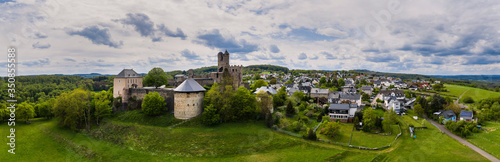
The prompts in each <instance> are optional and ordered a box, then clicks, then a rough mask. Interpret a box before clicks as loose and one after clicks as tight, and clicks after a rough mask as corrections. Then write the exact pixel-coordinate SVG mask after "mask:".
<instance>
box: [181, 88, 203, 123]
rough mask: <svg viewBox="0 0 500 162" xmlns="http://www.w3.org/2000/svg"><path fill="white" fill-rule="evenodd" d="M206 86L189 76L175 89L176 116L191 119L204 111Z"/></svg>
mask: <svg viewBox="0 0 500 162" xmlns="http://www.w3.org/2000/svg"><path fill="white" fill-rule="evenodd" d="M204 92H205V88H203V87H202V86H201V85H200V84H198V82H196V81H195V80H194V79H192V78H189V79H186V80H185V81H184V82H182V83H181V84H180V85H179V86H178V87H177V88H175V89H174V116H175V118H177V119H191V118H193V117H196V116H198V115H200V114H201V113H202V112H203V98H204V97H205V95H204Z"/></svg>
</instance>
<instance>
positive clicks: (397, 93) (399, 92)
mask: <svg viewBox="0 0 500 162" xmlns="http://www.w3.org/2000/svg"><path fill="white" fill-rule="evenodd" d="M380 93H382V94H383V95H384V96H390V95H391V94H392V93H394V95H395V96H396V97H404V96H405V93H404V91H403V90H381V91H380Z"/></svg>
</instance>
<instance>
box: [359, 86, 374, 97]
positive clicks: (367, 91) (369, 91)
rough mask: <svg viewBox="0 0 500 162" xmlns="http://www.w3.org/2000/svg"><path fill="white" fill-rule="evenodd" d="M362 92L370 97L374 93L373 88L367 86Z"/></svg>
mask: <svg viewBox="0 0 500 162" xmlns="http://www.w3.org/2000/svg"><path fill="white" fill-rule="evenodd" d="M361 91H363V93H366V94H368V95H372V93H373V87H372V86H366V85H365V86H362V87H361Z"/></svg>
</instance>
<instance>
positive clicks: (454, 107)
mask: <svg viewBox="0 0 500 162" xmlns="http://www.w3.org/2000/svg"><path fill="white" fill-rule="evenodd" d="M446 110H452V111H453V112H454V113H455V114H457V115H458V114H460V112H461V111H462V108H461V107H460V105H458V104H456V103H452V104H450V105H448V106H447V107H446Z"/></svg>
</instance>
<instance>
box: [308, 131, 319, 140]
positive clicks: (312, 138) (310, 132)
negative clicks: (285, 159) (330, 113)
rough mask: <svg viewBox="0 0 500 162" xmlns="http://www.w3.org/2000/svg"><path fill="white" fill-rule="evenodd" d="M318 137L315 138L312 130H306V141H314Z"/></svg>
mask: <svg viewBox="0 0 500 162" xmlns="http://www.w3.org/2000/svg"><path fill="white" fill-rule="evenodd" d="M317 138H318V137H317V136H316V132H314V131H313V130H312V129H310V128H308V131H307V139H309V140H313V141H316V139H317Z"/></svg>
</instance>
